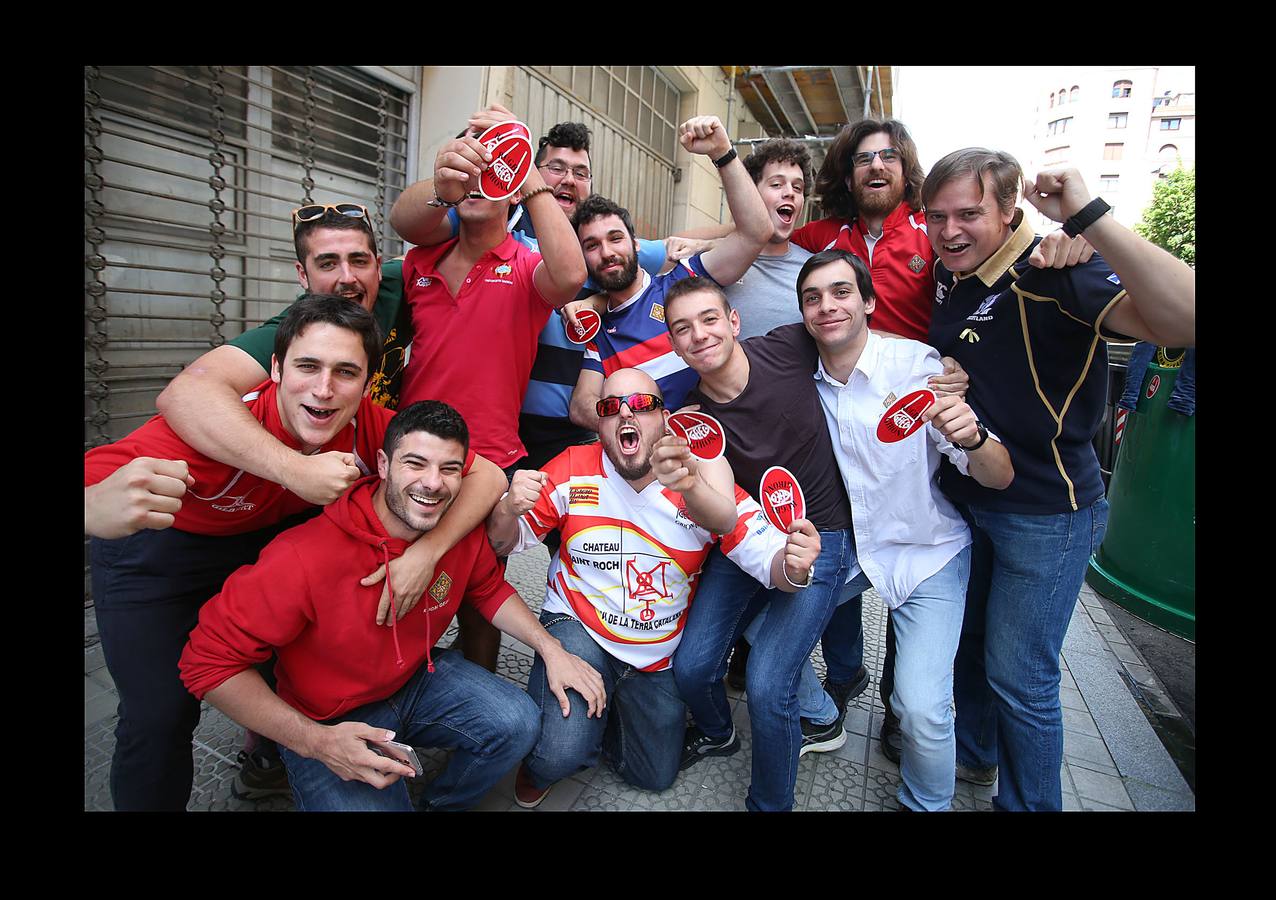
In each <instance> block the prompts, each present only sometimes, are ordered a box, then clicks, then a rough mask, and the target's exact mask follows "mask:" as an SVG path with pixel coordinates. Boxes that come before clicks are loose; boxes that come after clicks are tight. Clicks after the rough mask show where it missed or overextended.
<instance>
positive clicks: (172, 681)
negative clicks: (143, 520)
mask: <svg viewBox="0 0 1276 900" xmlns="http://www.w3.org/2000/svg"><path fill="white" fill-rule="evenodd" d="M304 518H309V516H305V517H304ZM300 521H301V519H300V518H297V517H294V518H293V519H290V520H288V521H286V522H283V523H280V524H279V525H277V526H274V527H272V528H268V529H264V530H261V531H254V532H250V533H248V534H240V535H232V536H229V537H210V536H208V535H202V534H191V533H190V532H186V531H178V530H177V529H175V528H168V529H165V530H163V531H139V532H137V533H136V534H132V535H129V536H128V537H125V538H119V539H117V540H110V541H106V540H100V539H98V538H94V539H93V540H92V541H91V542H90V547H89V559H90V566H91V576H92V585H93V604H94V607H95V611H96V614H97V624H98V633H99V634H100V636H101V639H102V653H103V656H105V658H106V667H107V670H108V671H110V673H111V678H112V679H114V681H115V689H116V692H117V693H118V694H119V697H120V702H119V707H118V715H119V723H118V724H117V725H116V726H115V753H114V755H113V757H112V759H111V800H112V802H113V803H114V804H115V808H116V809H117V810H149V809H162V810H178V811H181V810H185V809H186V803H187V801H188V800H189V799H190V792H191V782H192V780H193V778H194V772H195V763H194V758H193V755H192V750H191V738H192V737H193V736H194V733H195V726H196V725H198V724H199V701H198V700H196V699H195V698H194V697H193V696H191V694H190V693H189V692H188V691H187V690H186V687H185V685H183V684H182V681H181V678H180V676H179V675H178V671H177V662H178V660H179V659H180V658H181V655H182V650H183V649H184V648H185V646H186V641H187V638H188V637H189V635H190V633H191V630H192V629H194V627H195V625H196V623H197V622H198V620H199V609H200V607H201V606H203V605H204V603H205V602H206V601H207V600H209V599H210V598H211V597H213V596H214V595H215V594H217V593H218V592H220V591H221V589H222V583H223V582H224V581H225V580H226V578H227V576H228V575H230V573H232V572H234V571H235V570H236V569H238V568H239V567H240V566H242V565H247V564H249V563H252V562H255V561H256V559H257V555H258V554H259V553H260V552H261V549H262V548H263V547H265V546H266V544H268V543H270V541H271V539H272V538H274V537H275V535H276V534H278V533H279V532H280V531H282V530H283V529H284V528H286V527H288V526H291V525H296V524H298V523H299V522H300Z"/></svg>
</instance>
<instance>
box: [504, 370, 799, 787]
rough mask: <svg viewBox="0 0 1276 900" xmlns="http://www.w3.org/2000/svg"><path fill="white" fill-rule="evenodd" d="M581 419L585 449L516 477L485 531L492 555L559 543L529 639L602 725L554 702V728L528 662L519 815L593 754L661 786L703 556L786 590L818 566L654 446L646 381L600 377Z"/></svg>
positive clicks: (705, 473) (665, 443) (660, 423)
mask: <svg viewBox="0 0 1276 900" xmlns="http://www.w3.org/2000/svg"><path fill="white" fill-rule="evenodd" d="M594 412H595V414H596V415H597V417H598V422H599V433H598V437H599V443H598V444H591V445H588V446H584V447H569V448H567V450H565V451H564V452H563V453H562V454H560V455H559V456H557V457H555V458H554V459H552V460H550V461H549V462H548V463H547V464H546V465H545V469H544V471H543V472H535V471H528V470H523V471H520V472H517V473H516V474H515V475H514V479H513V481H512V483H511V484H510V490H509V493H507V494H506V495H505V497H504V498H503V499H502V500H501V502H500V503H498V504H497V505H496V508H495V509H494V510H493V511H492V515H491V516H490V518H489V519H488V536H489V537H490V539H491V541H492V544H493V546H494V547H495V548H496V550H497V552H498V553H515V552H518V551H520V550H524V549H526V548H528V547H531V546H534V545H535V544H536V543H537V542H538V541H539V540H540V539H541V538H543V537H544V535H545V534H546V533H547V532H548V531H549V530H550V529H552V528H559V529H561V531H562V535H563V541H562V546H561V547H560V548H559V551H558V553H557V554H556V555H555V556H554V558H553V559H552V560H551V561H550V568H549V578H548V581H549V583H548V590H547V592H546V595H545V605H544V609H543V612H542V613H541V624H542V625H544V626H545V630H546V631H548V632H549V633H550V635H552V636H553V637H555V638H557V639H558V640H559V641H560V642H561V643H562V645H563V647H564V648H565V649H566V650H567V651H568V652H570V653H574V654H576V655H577V656H579V657H581V658H582V659H584V660H586V661H587V662H588V663H589V664H590V665H592V666H593V667H594V668H595V669H597V670H598V671H599V672H600V673H601V674H602V676H603V682H604V686H605V688H606V691H607V696H608V698H609V702H608V706H607V709H606V710H605V711H604V713H603V715H602V717H600V718H589V717H587V716H585V715H584V714H582V713H581V712H580V711H583V710H584V709H585V707H584V698H582V697H581V696H579V695H577V694H569V698H570V700H571V705H572V710H571V712H572V714H571V715H570V716H567V717H566V718H564V717H563V715H562V714H561V711H560V710H559V708H558V706H557V705H556V704H554V703H553V702H552V701H551V700H550V698H549V697H548V696H547V689H546V680H545V674H544V665H543V663H542V662H541V659H540V657H539V656H537V658H536V661H535V662H534V663H533V666H532V673H531V677H530V678H529V680H528V688H527V690H528V693H530V694H531V696H532V699H533V700H535V701H536V702H537V704H538V705H539V706H540V707H541V734H540V738H539V740H538V741H537V743H536V746H535V747H534V748H533V749H532V752H531V754H530V755H529V756H528V757H527V758H526V760H524V763H523V767H522V768H521V769H520V770H519V773H518V777H517V780H516V781H515V788H514V790H515V799H516V801H517V802H518V804H519V806H522V807H525V808H531V807H534V806H537V805H539V804H540V803H541V801H542V800H544V798H545V796H546V794H548V793H549V791H550V789H551V788H552V787H553V785H554V784H555V783H556V782H557V781H559V780H560V779H563V778H566V777H568V776H570V775H572V774H574V773H576V772H579V771H581V770H582V769H585V768H588V767H590V766H593V765H595V764H597V762H598V759H599V755H600V753H601V754H602V755H604V756H605V757H606V758H607V760H608V762H609V763H610V765H611V766H612V768H613V769H614V770H615V771H616V773H617V774H618V775H620V777H621V778H623V779H624V780H625V781H626V782H628V783H629V784H632V785H634V786H636V787H639V788H642V789H644V790H652V791H659V790H664V789H665V788H667V787H668V786H669V785H670V784H672V783H673V780H674V778H676V777H677V774H678V766H679V762H680V759H681V752H682V738H683V732H684V729H685V722H686V711H685V707H684V706H683V703H682V700H681V698H680V697H679V695H678V690H677V686H676V685H675V683H674V679H673V672H672V670H671V668H670V664H671V661H672V657H673V653H674V651H675V650H676V649H677V646H678V641H679V640H680V638H681V634H682V627H683V622H684V620H685V618H686V614H687V609H688V607H689V605H690V603H691V597H692V594H693V593H694V588H695V584H696V580H697V578H698V575H699V572H700V569H701V566H702V565H703V563H704V560H705V557H706V556H707V555H708V552H709V549H710V548H711V547H712V546H713V545H714V543H715V542H717V541H718V540H721V546H722V548H723V551H724V552H725V553H726V554H727V555H728V556H729V557H730V558H731V559H733V560H735V561H736V562H737V563H738V564H739V565H740V566H741V567H742V568H743V569H744V570H745V571H747V572H748V573H749V574H750V575H752V576H753V577H754V578H756V579H757V580H758V581H760V582H762V583H763V584H764V585H766V586H768V587H770V586H772V585H775V586H778V587H781V588H782V589H784V590H788V591H797V590H798V589H799V587H800V586H801V585H804V584H806V583H809V581H810V577H809V576H810V570H811V566H812V564H813V563H814V561H815V558H816V556H818V555H819V547H820V542H819V535H818V534H817V533H816V532H815V529H814V527H813V526H812V525H811V524H810V523H809V522H807V521H806V520H805V519H798V520H796V521H795V522H794V523H793V524H792V526H791V527H790V530H789V534H788V535H787V536H786V535H784V534H782V533H781V532H779V531H778V530H777V529H775V528H773V527H772V526H771V525H770V524H769V523H768V522H767V520H766V518H765V516H764V515H763V513H762V510H761V508H760V507H759V506H758V504H757V503H755V502H754V501H753V500H752V499H751V498H750V497H749V496H748V494H746V493H745V492H744V491H742V490H740V489H739V488H738V487H736V486H735V484H734V481H733V477H732V474H731V467H730V465H729V464H728V463H727V462H726V461H725V460H723V459H717V460H713V461H711V462H702V461H698V460H696V459H695V458H694V457H692V456H691V455H690V453H689V451H688V447H687V442H686V441H685V440H682V439H679V438H675V437H673V436H672V435H668V436H666V430H667V426H666V422H667V420H668V416H669V413H668V412H667V411H666V410H665V408H664V400H663V399H662V397H661V395H660V390H659V388H658V387H657V386H656V383H655V381H653V380H652V379H651V377H650V376H649V375H647V374H646V373H644V372H641V371H639V370H637V369H619V370H617V371H616V372H614V373H612V374H611V375H610V376H609V377H608V378H607V379H606V381H605V382H604V383H603V386H602V397H601V398H600V399H599V400H598V401H597V402H596V403H595V410H594Z"/></svg>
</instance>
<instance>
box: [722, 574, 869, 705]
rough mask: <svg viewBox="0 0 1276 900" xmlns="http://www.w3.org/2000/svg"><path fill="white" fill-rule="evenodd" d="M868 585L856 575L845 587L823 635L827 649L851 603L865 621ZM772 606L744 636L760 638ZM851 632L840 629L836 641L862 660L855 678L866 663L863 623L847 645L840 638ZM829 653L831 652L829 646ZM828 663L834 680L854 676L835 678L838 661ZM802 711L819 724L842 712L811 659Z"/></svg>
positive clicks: (800, 684) (806, 670)
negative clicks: (864, 612) (831, 635)
mask: <svg viewBox="0 0 1276 900" xmlns="http://www.w3.org/2000/svg"><path fill="white" fill-rule="evenodd" d="M867 586H868V581H867V579H861V578H856V579H853V580H852V581H851V582H850V583H849V584H847V585H846V586H845V587H843V588H842V594H841V596H840V597H839V598H838V601H837V609H836V610H835V611H834V612H833V618H832V619H830V620H829V624H828V626H827V627H826V628H825V629H824V635H823V637H821V638H820V643H821V645H822V646H824V647H825V648H827V647H828V646H829V643H828V642H829V635H830V633H834V627H833V624H834V622H835V621H836V620H837V619H838V617H839V616H841V615H842V610H843V609H844V608H846V607H847V606H852V607H854V608H855V611H854V618H853V621H855V622H857V623H859V622H860V621H861V619H862V617H863V606H862V603H861V598H862V596H863V593H864V588H865V587H867ZM768 609H770V607H769V606H764V607H763V608H762V611H761V612H759V613H758V614H757V616H755V617H754V619H753V621H752V622H750V623H749V626H748V627H747V628H745V629H744V639H745V640H746V641H748V642H749V644H750V645H752V644H753V642H754V641H756V640H757V639H758V638H757V635H758V632H759V631H761V630H762V627H763V624H764V623H765V622H766V614H767V610H768ZM843 619H844V622H849V621H852V617H851V616H845V617H843ZM843 627H845V626H843ZM847 633H848V632H847V631H839V632H837V634H838V635H839V638H835V640H838V642H839V644H841V646H849V647H850V648H851V652H852V653H853V654H854V655H855V658H858V660H859V662H858V663H856V665H855V667H854V668H852V669H851V670H850V671H851V677H854V675H855V673H856V672H857V671H859V668H860V666H861V665H863V659H864V629H863V626H862V625H861V626H860V627H858V628H856V629H855V630H854V631H853V632H851V633H853V637H851V638H850V641H851V644H850V645H846V644H843V643H842V642H841V640H840V637H841V636H844V635H846V634H847ZM825 652H828V651H827V649H826V650H825ZM824 662H825V663H826V664H827V665H828V671H829V673H830V675H829V680H830V681H849V680H851V679H850V678H845V679H840V678H834V677H833V676H832V674H831V673H832V672H833V670H834V666H835V663H833V662H831V661H830V660H829V659H828V657H825V659H824ZM798 712H800V713H801V715H802V718H804V719H810V720H811V721H812V722H814V723H816V724H817V725H832V724H833V722H835V721H836V720H837V717H838V715H839V710H838V708H837V704H836V703H834V702H833V698H832V697H830V696H829V695H828V692H827V691H825V690H824V685H822V684H820V676H818V675H816V674H815V666H813V665H812V664H811V662H810V661H809V660H808V661H807V664H806V665H805V666H803V667H802V680H801V681H800V682H798Z"/></svg>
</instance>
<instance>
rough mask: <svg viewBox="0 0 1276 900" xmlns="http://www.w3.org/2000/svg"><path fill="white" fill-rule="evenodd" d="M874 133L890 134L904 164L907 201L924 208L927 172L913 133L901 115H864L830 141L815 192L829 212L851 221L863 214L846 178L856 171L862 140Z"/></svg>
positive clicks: (915, 207) (911, 204)
mask: <svg viewBox="0 0 1276 900" xmlns="http://www.w3.org/2000/svg"><path fill="white" fill-rule="evenodd" d="M872 134H887V135H889V136H890V139H891V146H892V147H894V148H895V149H896V150H898V151H899V155H900V162H901V163H902V164H903V168H904V202H905V203H907V204H908V206H909V208H910V209H921V203H922V182H923V181H924V180H925V178H926V173H925V172H923V171H922V166H921V163H920V162H918V160H917V145H916V144H914V143H913V139H912V138H911V137H910V136H909V134H908V129H907V128H905V127H904V123H903V122H901V121H899V120H898V119H885V120H882V119H861V120H860V121H858V122H856V123H855V124H854V125H847V126H845V127H843V128H842V130H841V131H840V132H838V135H837V137H835V138H834V139H833V143H832V144H830V145H829V149H828V155H826V156H825V157H824V165H822V166H820V173H819V174H818V175H817V176H815V192H816V193H817V194H819V195H820V200H821V202H822V203H823V204H824V211H825V212H826V213H828V214H830V215H834V216H837V217H838V218H840V219H846V220H848V221H850V220H853V219H855V218H856V216H858V215H859V210H858V209H856V208H855V196H854V195H853V194H852V193H851V191H850V189H849V188H848V187H847V186H846V179H847V176H849V175H850V174H851V172H852V171H853V165H852V163H851V154H853V153H854V152H855V148H856V147H858V146H859V145H860V141H862V140H864V138H866V137H868V136H869V135H872Z"/></svg>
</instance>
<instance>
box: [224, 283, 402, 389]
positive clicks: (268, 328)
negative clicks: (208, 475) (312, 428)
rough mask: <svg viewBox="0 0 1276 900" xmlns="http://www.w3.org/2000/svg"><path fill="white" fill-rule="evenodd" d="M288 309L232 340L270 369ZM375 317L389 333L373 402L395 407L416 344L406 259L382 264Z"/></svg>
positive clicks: (375, 380)
mask: <svg viewBox="0 0 1276 900" xmlns="http://www.w3.org/2000/svg"><path fill="white" fill-rule="evenodd" d="M288 309H292V307H291V306H289V307H288ZM288 309H285V310H284V311H283V312H281V313H279V314H278V315H276V316H275V317H274V318H273V319H269V320H268V321H266V322H263V323H262V324H260V325H258V326H257V327H256V328H254V329H252V330H251V331H245V332H244V333H243V334H241V335H240V336H239V337H237V338H234V339H233V340H231V341H229V342H228V343H230V344H232V345H233V346H235V347H238V348H239V349H240V350H243V351H244V352H245V353H247V354H248V355H249V356H251V357H252V358H253V359H255V360H256V361H257V362H258V363H259V364H260V365H261V367H262V368H263V369H265V370H266V371H267V372H269V371H270V356H271V354H272V353H274V352H275V331H276V329H278V328H279V323H280V322H282V321H283V319H284V316H286V315H287V314H288ZM372 316H373V318H375V319H376V320H377V326H378V327H379V328H380V329H381V333H382V334H384V335H385V336H386V338H385V351H384V353H383V355H382V357H381V366H380V368H378V369H377V371H376V372H374V373H372V386H371V397H372V402H373V403H375V404H377V406H384V407H386V408H387V409H394V408H395V407H396V406H398V403H399V386H400V383H401V382H402V380H403V369H404V366H405V364H406V363H407V349H408V346H409V345H410V344H411V343H412V316H411V313H410V312H409V310H408V306H407V304H405V303H404V302H403V260H401V259H392V260H390V261H389V262H386V263H382V264H381V286H380V288H378V290H377V299H376V302H375V303H374V304H373V305H372Z"/></svg>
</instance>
